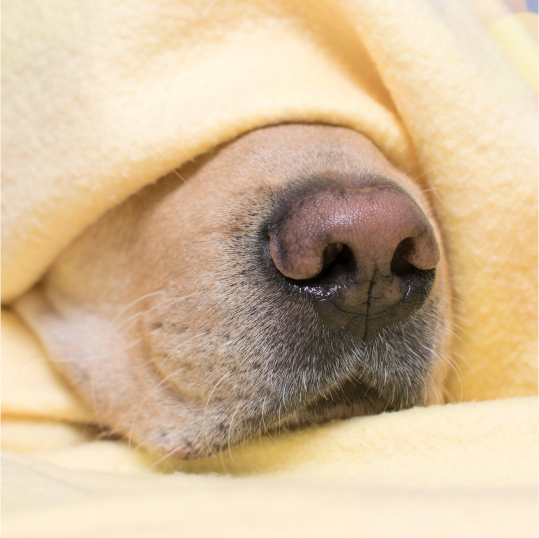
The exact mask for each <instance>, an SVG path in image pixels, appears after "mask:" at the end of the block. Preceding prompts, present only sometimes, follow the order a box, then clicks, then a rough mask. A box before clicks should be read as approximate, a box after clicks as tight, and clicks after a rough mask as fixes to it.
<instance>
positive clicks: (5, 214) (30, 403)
mask: <svg viewBox="0 0 539 538" xmlns="http://www.w3.org/2000/svg"><path fill="white" fill-rule="evenodd" d="M517 4H518V2H512V3H511V5H513V6H515V5H517ZM522 5H523V6H524V3H522ZM524 7H525V6H524ZM524 7H522V12H520V13H512V12H511V11H510V10H509V8H507V7H505V6H504V4H502V3H499V2H497V0H492V1H490V2H487V3H485V2H480V1H479V0H466V1H465V0H462V1H456V0H447V1H446V2H432V3H429V2H425V1H421V0H398V1H397V0H395V1H391V2H376V1H374V0H370V1H369V0H361V1H360V0H341V1H335V0H332V1H329V0H327V1H324V0H317V1H307V0H293V1H290V0H287V1H285V0H283V1H274V2H267V1H262V0H260V1H255V0H222V1H217V2H216V1H215V0H209V1H207V2H204V1H200V0H197V1H192V2H189V1H187V0H183V1H172V0H161V1H159V2H155V1H150V0H147V1H144V0H138V1H130V2H123V3H122V2H115V1H112V2H111V1H107V2H95V3H82V2H81V3H78V2H71V1H67V0H65V1H62V0H57V1H55V2H52V3H47V4H43V3H42V2H39V1H37V0H36V1H26V2H16V1H15V0H13V1H11V2H5V3H4V5H3V8H4V9H3V11H4V13H3V15H4V23H5V24H4V29H3V37H2V39H3V45H2V46H3V157H4V159H3V161H4V162H3V192H2V194H3V196H2V204H3V205H2V234H3V235H2V298H3V303H4V304H5V305H8V306H9V303H10V302H12V301H13V300H15V299H17V298H18V297H20V296H21V294H23V293H25V291H27V290H28V289H29V288H30V287H31V286H32V285H33V284H34V283H35V282H37V281H38V280H39V278H40V277H41V276H42V274H43V273H44V271H46V269H47V267H48V265H49V264H50V263H51V262H52V261H53V260H54V259H55V257H56V256H57V255H58V254H59V252H60V251H61V249H62V248H64V247H65V246H66V245H67V244H69V242H71V241H72V240H73V239H74V238H75V237H76V235H77V234H78V233H80V232H81V231H82V230H83V229H84V228H85V227H86V226H88V224H90V223H91V222H93V221H95V220H96V219H97V218H98V217H99V216H100V215H101V214H102V213H103V212H104V211H106V210H107V209H109V208H110V207H112V206H114V205H116V204H118V203H119V202H120V201H122V200H123V199H125V198H126V197H127V196H129V195H130V194H131V193H133V192H136V191H137V190H139V189H140V188H141V187H142V186H144V185H146V184H148V183H151V182H152V181H155V180H156V179H157V178H159V177H160V176H161V175H163V174H164V173H166V172H169V171H170V170H171V169H173V168H175V167H178V166H181V164H182V163H184V162H186V161H187V160H189V159H191V158H193V157H195V156H196V155H199V154H200V153H202V152H204V151H206V150H208V149H210V148H211V147H214V146H215V145H217V144H219V143H221V142H224V141H226V140H229V139H231V138H233V137H234V136H237V135H239V134H241V133H243V132H246V131H248V130H250V129H253V128H256V127H258V126H261V125H266V124H270V123H278V122H282V121H302V122H324V123H331V124H338V125H344V126H348V127H351V128H354V129H356V130H359V131H361V132H363V133H365V134H366V135H367V136H369V138H371V139H372V140H373V141H374V142H375V143H376V144H377V145H378V146H379V147H380V148H381V149H382V150H383V151H384V152H385V153H386V154H387V155H388V157H389V158H390V159H391V160H392V161H393V162H395V163H396V164H397V165H398V166H399V167H401V168H402V169H404V170H406V171H408V172H409V173H410V174H412V175H414V176H415V177H416V178H417V180H418V181H419V182H421V183H422V184H423V185H424V186H425V187H426V188H428V189H430V190H431V191H432V194H433V199H434V201H435V203H436V211H437V213H438V215H439V218H440V221H441V223H442V228H443V232H444V235H445V236H446V239H447V244H448V252H449V256H450V261H451V265H452V268H453V273H454V274H453V289H454V294H455V302H454V305H455V310H456V314H457V324H458V325H457V327H456V333H457V335H456V336H457V338H456V347H455V363H456V364H455V372H454V373H453V374H452V375H451V378H450V379H448V385H449V388H450V391H451V393H452V395H453V398H454V401H455V402H459V401H460V402H466V401H468V402H470V403H458V404H452V405H448V406H441V407H431V408H428V409H412V410H409V411H404V412H399V413H395V414H384V415H380V416H377V417H363V418H361V417H360V418H356V419H352V420H348V421H343V422H338V423H333V424H329V425H326V426H320V427H318V428H313V429H311V430H305V431H300V432H296V433H292V434H287V435H285V436H280V437H278V438H276V439H273V438H265V439H261V440H258V439H257V440H254V441H251V442H250V443H247V444H246V445H245V446H242V447H238V448H236V449H233V450H232V451H231V452H230V453H227V454H223V455H222V456H221V457H217V458H210V459H207V460H204V461H200V462H190V463H181V464H174V467H173V466H172V464H170V463H168V462H160V461H156V460H155V459H154V458H152V456H151V455H149V454H145V453H143V452H142V451H141V450H137V449H136V448H134V447H129V446H128V445H127V444H126V443H124V442H122V441H105V440H95V434H94V431H93V430H92V428H91V426H87V425H88V424H91V422H92V417H91V413H90V412H89V411H88V410H86V409H84V407H83V406H82V404H81V403H80V402H79V401H78V399H77V397H76V396H75V395H74V394H73V393H72V392H71V390H70V389H69V388H68V387H66V386H65V385H64V383H63V381H62V380H61V379H60V378H59V377H58V376H57V374H56V373H55V372H54V371H53V370H52V368H51V366H50V365H49V363H48V362H47V361H46V359H45V358H44V354H43V352H42V351H41V349H40V348H39V344H38V343H37V342H36V341H35V339H34V337H33V335H32V334H31V333H30V332H29V331H28V329H27V328H26V327H25V326H24V325H23V324H22V323H21V322H20V320H18V319H17V318H16V317H15V316H14V314H12V313H11V312H10V311H9V310H6V312H5V313H4V314H3V317H2V332H3V335H2V336H3V341H2V355H3V363H2V434H3V435H2V444H3V447H4V448H5V449H7V450H8V451H11V452H8V453H7V454H5V455H4V487H3V494H4V499H3V500H4V503H5V506H7V507H8V508H9V509H8V510H7V517H5V519H4V525H5V527H4V528H5V531H6V532H7V534H6V535H9V536H49V535H50V536H75V535H76V536H109V535H110V536H118V535H122V534H125V535H129V536H169V535H170V536H177V535H178V534H182V533H180V532H179V531H180V529H181V530H182V531H183V534H185V535H187V536H204V535H210V534H215V533H219V534H220V535H222V534H225V535H226V534H227V533H230V534H232V533H233V534H234V535H236V536H237V535H238V534H239V535H242V534H244V535H246V536H252V535H257V536H265V535H290V536H292V535H294V536H295V535H298V534H299V535H301V534H309V535H314V536H316V535H322V534H324V535H328V534H330V535H333V534H337V533H338V532H345V531H347V532H354V533H355V534H360V535H365V536H384V535H387V536H392V535H395V534H397V533H398V534H400V535H406V533H410V534H413V535H416V536H417V535H419V536H422V535H424V536H432V535H443V534H442V532H445V533H446V535H448V536H450V535H454V534H456V533H458V534H459V535H466V534H467V533H468V534H469V535H470V536H471V535H474V536H476V535H478V534H485V533H486V532H488V533H489V535H492V536H497V535H500V536H501V535H504V536H507V535H520V536H525V535H528V534H529V535H530V536H531V535H533V534H534V533H535V532H536V520H537V518H536V514H535V504H534V503H535V501H534V498H535V488H536V484H537V469H536V462H537V456H536V450H537V433H536V430H537V401H536V398H533V396H534V395H536V394H537V350H536V344H537V321H536V320H537V315H536V314H537V306H536V298H537V291H536V282H537V277H536V267H537V262H536V246H537V213H536V197H537V195H536V177H537V147H536V134H537V128H536V121H535V118H536V114H537V112H536V101H535V99H534V97H533V94H534V92H535V93H536V91H537V80H536V76H537V74H536V71H535V72H534V69H536V65H537V45H536V41H534V36H533V31H532V32H531V33H530V31H527V28H531V29H532V30H533V28H534V24H535V28H536V24H537V16H536V15H535V14H533V13H528V12H524ZM517 11H518V9H517ZM498 398H508V399H505V400H496V399H498ZM472 400H483V401H482V402H479V403H477V402H476V403H473V402H471V401H472ZM484 400H493V401H484ZM494 400H496V401H494ZM22 453H26V455H22ZM172 470H175V471H177V472H176V473H174V474H167V473H169V472H171V471H172ZM207 473H217V474H218V475H223V476H219V477H216V476H213V475H208V474H207ZM29 514H31V515H29ZM6 520H7V521H6Z"/></svg>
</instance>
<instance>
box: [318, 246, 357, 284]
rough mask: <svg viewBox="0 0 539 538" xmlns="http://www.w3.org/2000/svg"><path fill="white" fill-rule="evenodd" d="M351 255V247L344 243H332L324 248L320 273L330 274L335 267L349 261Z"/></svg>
mask: <svg viewBox="0 0 539 538" xmlns="http://www.w3.org/2000/svg"><path fill="white" fill-rule="evenodd" d="M351 257H352V251H351V250H350V247H348V246H347V245H343V244H342V243H331V244H330V245H328V246H327V247H326V250H324V254H323V266H322V271H321V272H320V273H318V275H320V276H327V275H330V274H331V272H332V271H333V269H334V268H335V267H337V266H338V265H344V264H346V263H348V262H349V261H350V258H351Z"/></svg>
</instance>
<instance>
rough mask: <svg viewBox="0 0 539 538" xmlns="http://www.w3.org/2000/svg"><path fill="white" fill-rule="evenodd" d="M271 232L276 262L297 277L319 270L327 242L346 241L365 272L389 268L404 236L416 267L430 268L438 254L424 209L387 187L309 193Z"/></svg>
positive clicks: (406, 196)
mask: <svg viewBox="0 0 539 538" xmlns="http://www.w3.org/2000/svg"><path fill="white" fill-rule="evenodd" d="M270 234H271V242H270V251H271V255H272V257H273V260H274V262H275V265H276V266H277V268H278V269H279V271H280V272H281V273H283V274H284V275H285V276H287V277H289V278H292V279H296V280H304V279H309V278H312V277H314V276H316V275H317V274H319V273H320V271H321V270H322V268H323V264H324V252H325V251H326V249H327V247H328V245H331V244H341V245H346V246H347V247H348V248H349V249H350V250H351V251H352V253H353V255H354V258H355V260H356V262H357V266H358V267H361V268H362V269H363V271H366V272H368V271H369V270H370V271H371V272H372V271H373V270H374V269H375V268H376V269H377V270H378V271H381V272H383V273H385V274H388V273H389V271H390V264H391V261H392V258H393V253H394V252H395V251H396V249H397V247H398V246H399V244H401V243H402V241H404V240H405V239H406V240H408V241H409V248H408V252H407V256H408V257H409V258H410V259H409V260H408V261H409V262H410V263H412V264H414V266H415V267H417V268H418V269H431V268H433V267H435V266H436V264H437V263H438V259H439V252H438V249H437V244H436V240H435V238H434V233H433V230H432V227H431V225H430V223H429V222H428V220H427V218H426V216H425V215H424V213H423V212H422V211H421V209H420V208H419V206H418V205H417V204H416V203H415V202H414V200H412V198H411V197H410V196H409V195H407V194H406V193H404V192H401V191H399V190H397V189H391V188H377V187H368V188H365V189H359V188H357V189H348V190H344V189H341V190H337V191H332V190H324V191H319V192H316V193H313V194H311V195H309V196H307V197H305V198H303V199H301V200H299V201H298V202H297V203H296V204H294V205H293V206H292V208H291V210H290V213H289V214H288V215H287V216H286V217H285V219H283V221H282V222H281V223H280V226H278V227H277V229H276V230H272V231H271V232H270ZM412 260H413V261H412ZM414 262H415V263H414Z"/></svg>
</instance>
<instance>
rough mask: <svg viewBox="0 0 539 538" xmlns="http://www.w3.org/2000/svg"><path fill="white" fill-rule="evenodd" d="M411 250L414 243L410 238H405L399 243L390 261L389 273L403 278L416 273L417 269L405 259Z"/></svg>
mask: <svg viewBox="0 0 539 538" xmlns="http://www.w3.org/2000/svg"><path fill="white" fill-rule="evenodd" d="M413 250H414V242H413V239H412V238H411V237H407V238H406V239H403V240H402V241H401V242H400V243H399V245H398V246H397V248H396V249H395V253H394V254H393V258H392V260H391V265H390V268H391V273H393V274H394V275H396V276H403V275H409V274H413V273H416V272H417V271H418V269H417V267H415V266H414V265H413V264H411V263H410V262H409V261H408V260H407V257H408V256H410V254H411V253H412V252H413Z"/></svg>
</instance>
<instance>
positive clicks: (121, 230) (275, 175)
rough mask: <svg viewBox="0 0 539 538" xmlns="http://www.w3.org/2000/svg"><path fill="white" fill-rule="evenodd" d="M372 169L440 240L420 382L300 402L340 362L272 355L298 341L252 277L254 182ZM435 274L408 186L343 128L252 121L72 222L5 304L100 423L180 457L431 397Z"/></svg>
mask: <svg viewBox="0 0 539 538" xmlns="http://www.w3.org/2000/svg"><path fill="white" fill-rule="evenodd" d="M373 171H374V172H378V173H380V174H383V175H384V176H387V177H390V178H392V179H394V180H396V181H398V182H399V183H400V185H401V186H402V187H403V188H404V189H405V190H406V191H407V192H408V193H409V194H410V195H411V196H412V197H413V199H414V200H415V201H416V202H417V203H418V204H419V206H420V207H421V208H422V210H423V211H424V213H425V214H426V215H427V217H428V218H429V220H430V222H431V223H432V224H433V226H434V229H435V234H436V238H437V241H438V244H439V245H441V246H442V248H441V250H442V259H441V262H440V264H439V266H438V268H437V276H436V282H435V285H434V289H433V291H432V294H431V296H432V297H433V299H432V300H433V301H434V300H436V301H438V302H439V304H440V307H439V308H440V312H441V313H442V314H441V315H440V316H439V318H437V319H436V320H434V321H433V325H431V326H429V327H430V329H429V330H434V331H435V332H436V335H435V339H434V341H435V343H436V346H435V347H436V349H435V350H433V356H432V364H431V367H430V370H429V372H428V375H426V378H425V379H424V384H425V387H426V388H425V390H424V391H419V392H420V393H419V392H418V394H416V395H410V397H409V399H407V400H406V401H407V402H408V403H407V404H402V405H401V404H399V405H397V404H392V403H391V402H392V401H393V400H392V396H391V394H390V392H391V390H395V389H394V388H393V389H392V388H391V387H392V385H391V383H390V382H388V385H387V394H384V390H385V389H384V387H383V386H382V385H381V382H378V381H377V382H376V383H375V382H373V384H374V385H375V389H376V390H377V391H378V392H379V393H380V394H379V396H377V397H376V398H375V399H373V400H368V398H367V400H368V402H366V403H365V404H362V403H361V402H359V403H357V405H355V406H352V408H350V409H347V408H346V407H347V406H346V405H342V406H339V405H336V406H335V407H331V408H329V410H328V411H320V412H318V411H316V412H314V411H312V410H307V408H308V407H309V406H311V407H312V405H313V403H312V402H313V401H315V400H316V401H318V400H320V399H322V398H324V399H328V398H332V397H335V398H337V397H338V393H339V389H340V387H341V386H342V385H343V383H345V379H348V377H349V374H350V372H348V371H345V370H346V369H344V370H343V371H341V372H340V373H339V372H337V373H335V376H334V377H333V378H331V379H327V380H323V379H318V377H316V376H317V374H316V372H315V373H313V372H311V371H305V372H303V373H298V372H299V370H298V369H297V368H296V369H295V370H294V371H293V372H292V370H290V371H288V370H287V368H288V366H287V364H289V363H292V362H293V355H294V353H295V352H290V353H291V355H290V357H291V358H290V359H287V361H288V362H287V361H285V360H284V359H281V358H282V357H283V356H284V354H286V353H289V351H287V349H288V350H290V349H292V350H294V349H296V347H295V346H299V347H297V350H298V351H297V353H301V349H300V348H301V345H302V342H301V341H299V342H298V341H290V342H288V343H286V342H282V341H280V340H279V334H283V327H286V324H287V321H286V316H287V312H286V306H283V305H280V304H277V303H275V304H274V303H272V301H274V299H273V298H272V297H269V296H266V295H264V290H262V291H261V290H260V289H258V288H257V281H258V280H259V277H258V276H257V274H256V267H253V262H252V258H251V257H250V253H249V248H248V245H249V244H250V243H249V240H248V239H246V238H247V237H250V235H249V234H251V233H254V232H253V229H254V228H253V227H255V226H256V223H257V222H259V221H260V213H261V212H262V213H263V212H264V211H265V208H266V202H265V200H266V199H267V197H268V196H270V195H271V193H272V192H274V191H275V189H280V188H283V187H285V186H286V185H287V184H288V183H289V182H290V181H291V179H292V178H295V177H298V176H302V177H306V176H309V175H310V174H325V175H331V176H332V177H337V178H338V177H346V176H347V175H349V174H351V173H356V174H358V173H369V172H373ZM246 245H247V247H246ZM448 285H449V284H448V267H447V262H446V259H445V255H444V252H443V241H442V237H441V233H440V230H439V227H438V225H437V223H436V218H435V215H434V214H433V211H432V209H431V207H430V204H429V201H428V199H427V196H426V194H425V193H423V192H422V191H421V189H420V188H419V186H418V185H417V184H416V183H415V182H414V181H413V180H412V179H411V178H409V177H407V176H406V175H405V174H403V173H402V172H400V171H399V170H397V169H396V168H395V167H394V166H393V165H391V163H389V161H388V160H387V159H386V158H385V157H384V156H383V155H382V153H381V152H380V151H379V150H378V149H377V148H376V147H375V146H374V145H373V144H372V143H371V142H370V141H369V140H367V139H366V138H365V137H364V136H362V135H360V134H358V133H356V132H353V131H350V130H347V129H342V128H336V127H326V126H314V125H293V124H291V125H281V126H276V127H269V128H265V129H261V130H258V131H254V132H252V133H249V134H247V135H245V136H243V137H241V138H239V139H238V140H236V141H233V142H231V143H229V144H227V145H226V146H224V147H222V148H219V149H218V150H215V151H213V152H211V153H210V154H207V155H204V156H203V157H201V158H199V159H197V160H196V161H195V162H194V163H190V164H187V165H185V166H184V167H183V168H182V169H181V170H180V171H179V173H176V172H174V173H170V174H169V175H168V176H166V177H164V178H162V179H160V180H159V181H158V182H157V183H155V184H153V185H150V186H148V187H146V188H144V189H143V190H142V191H140V192H139V193H138V194H136V195H134V196H132V197H131V198H129V199H128V200H127V201H126V202H124V203H123V204H121V205H119V206H118V207H116V208H115V209H114V210H112V211H110V212H109V213H108V214H107V215H105V216H104V217H103V218H102V219H101V220H100V221H99V222H97V223H96V224H95V225H93V226H92V227H91V228H90V229H88V230H87V231H86V232H85V233H84V234H83V235H82V236H80V237H79V238H78V239H77V240H76V241H75V242H74V243H73V244H72V245H71V246H70V247H69V248H68V249H67V250H66V251H65V252H64V253H63V254H62V255H61V256H60V258H59V259H58V260H57V261H56V263H55V264H54V265H53V267H52V268H51V269H50V270H49V272H48V273H47V275H46V277H45V278H44V280H43V281H42V283H41V284H40V285H39V286H38V287H37V288H36V289H35V290H34V291H33V292H32V293H31V294H30V295H28V296H26V297H25V298H23V299H22V300H20V301H19V302H18V303H17V305H16V308H17V309H18V310H19V312H20V313H21V314H22V315H23V316H24V317H25V318H26V319H27V320H28V321H29V323H30V324H31V325H32V326H33V327H34V329H35V330H36V331H37V333H38V334H39V335H40V336H41V338H42V339H43V341H44V343H45V345H46V347H47V348H48V350H49V352H50V354H51V356H52V357H53V359H54V361H55V362H56V363H57V365H58V367H59V368H60V369H61V370H62V371H63V372H64V373H65V374H66V376H67V378H68V379H69V381H70V382H71V383H72V385H73V386H74V387H75V388H76V390H77V391H78V392H79V394H80V395H81V396H82V397H83V398H84V399H85V400H86V401H87V402H88V404H89V405H90V406H91V407H92V408H93V409H94V411H95V413H96V417H97V420H98V421H99V422H100V423H102V424H103V425H106V426H108V427H109V428H111V429H112V430H113V431H115V432H118V433H120V434H122V435H124V436H126V437H128V438H130V439H133V440H134V441H135V442H137V443H142V444H144V445H146V446H147V447H149V448H150V449H152V450H154V451H157V452H159V453H162V454H169V453H170V454H171V455H172V456H175V457H184V458H187V457H197V456H201V455H206V454H208V453H210V452H212V451H217V450H220V449H223V448H225V447H226V446H228V445H231V444H235V443H238V442H240V441H241V440H242V439H245V438H247V437H249V436H250V435H252V434H255V433H257V432H258V431H263V430H265V429H275V428H280V427H289V426H295V425H298V424H303V423H305V422H308V421H312V420H328V419H332V418H343V417H346V416H350V415H353V414H361V413H374V412H380V411H383V410H384V409H385V408H392V406H394V405H397V407H399V406H408V405H414V404H427V403H432V402H441V401H442V399H443V396H442V395H443V379H444V377H445V371H446V360H447V359H448V357H449V351H450V344H451V342H450V334H451V324H452V319H451V318H452V314H451V307H450V303H449V299H448V298H449V295H450V294H449V292H448ZM298 315H299V314H298ZM294 319H295V318H294ZM290 323H292V322H290ZM433 327H434V329H433ZM272 335H273V336H272ZM328 353H331V350H328ZM380 360H383V358H382V359H380ZM279 361H282V362H279ZM343 364H344V363H343ZM346 364H347V365H348V364H349V363H346ZM380 364H382V363H380ZM290 368H291V367H290ZM336 368H337V367H336ZM343 368H344V366H343ZM347 368H348V366H347ZM374 368H375V367H374V366H373V369H374ZM377 368H379V369H380V368H382V366H378V367H377ZM366 370H369V368H368V367H367V368H366ZM393 374H394V375H395V376H397V377H398V375H399V374H398V372H393ZM302 375H303V377H302ZM350 375H352V374H350ZM354 375H356V374H354ZM357 375H360V374H357ZM368 375H370V376H371V378H372V379H375V378H376V379H378V378H377V377H376V375H377V374H376V372H374V371H373V372H371V373H370V374H368ZM367 377H368V376H367ZM367 377H366V378H365V379H367ZM369 379H370V378H369ZM365 382H366V381H365ZM395 383H396V382H395ZM302 386H303V387H307V388H302ZM311 386H312V387H314V388H313V390H314V393H316V395H313V394H314V393H313V391H310V389H309V387H311ZM373 390H374V389H373ZM407 398H408V395H407ZM311 407H309V409H311Z"/></svg>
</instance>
